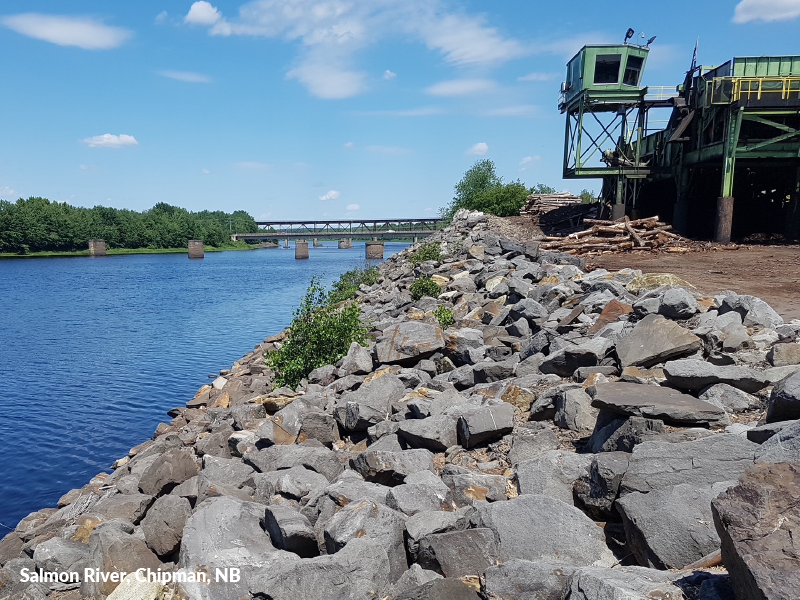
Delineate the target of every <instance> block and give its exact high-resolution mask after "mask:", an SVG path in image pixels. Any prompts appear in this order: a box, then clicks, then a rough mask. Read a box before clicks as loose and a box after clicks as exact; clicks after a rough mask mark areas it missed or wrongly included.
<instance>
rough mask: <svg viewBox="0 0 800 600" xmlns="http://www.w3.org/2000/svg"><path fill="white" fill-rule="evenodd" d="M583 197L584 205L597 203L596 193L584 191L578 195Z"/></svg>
mask: <svg viewBox="0 0 800 600" xmlns="http://www.w3.org/2000/svg"><path fill="white" fill-rule="evenodd" d="M578 195H579V196H580V197H581V202H583V203H584V204H594V203H595V202H597V198H596V197H595V195H594V192H593V191H591V190H587V189H585V188H584V189H582V190H581V193H580V194H578Z"/></svg>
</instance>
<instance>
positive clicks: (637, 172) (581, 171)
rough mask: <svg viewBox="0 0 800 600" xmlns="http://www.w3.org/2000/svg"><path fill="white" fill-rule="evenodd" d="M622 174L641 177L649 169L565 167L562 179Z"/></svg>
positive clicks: (644, 175)
mask: <svg viewBox="0 0 800 600" xmlns="http://www.w3.org/2000/svg"><path fill="white" fill-rule="evenodd" d="M617 175H623V176H625V177H631V178H636V179H642V178H645V177H647V176H648V175H650V169H622V170H620V169H619V168H617V167H609V168H603V167H581V168H578V169H567V170H565V171H564V173H563V177H564V179H592V178H596V177H608V176H617Z"/></svg>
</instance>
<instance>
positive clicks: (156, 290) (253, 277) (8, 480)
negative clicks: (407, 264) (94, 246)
mask: <svg viewBox="0 0 800 600" xmlns="http://www.w3.org/2000/svg"><path fill="white" fill-rule="evenodd" d="M407 245H408V244H404V243H387V244H386V250H385V251H386V254H385V255H386V257H388V256H390V255H391V254H393V253H395V252H399V251H400V250H401V249H403V248H405V247H406V246H407ZM336 246H337V244H336V243H335V242H324V246H323V247H322V248H310V249H309V250H310V254H311V256H310V258H309V260H295V258H294V251H293V249H292V250H284V249H263V250H253V251H244V252H243V251H238V252H214V253H207V254H206V255H205V259H203V260H189V259H188V258H187V256H186V255H185V254H143V255H128V256H108V257H103V258H88V257H76V258H40V259H6V260H0V386H1V387H0V523H2V524H4V525H5V526H10V527H13V526H14V525H15V524H16V523H17V521H19V519H21V518H22V517H24V516H26V515H27V514H28V513H30V512H32V511H34V510H38V509H40V508H44V507H54V506H55V505H56V502H57V501H58V499H59V498H60V497H61V495H63V494H64V493H66V492H67V491H69V490H70V489H72V488H76V487H81V486H83V485H84V484H86V483H87V482H88V481H89V479H90V478H91V477H92V476H94V475H96V474H97V473H99V472H100V471H107V470H108V467H109V465H111V463H112V462H113V461H114V460H115V459H117V458H119V457H120V456H125V455H126V454H127V453H128V450H129V449H130V448H131V447H133V446H135V445H137V444H139V443H141V442H143V441H145V440H147V439H149V438H150V437H151V436H152V434H153V431H154V429H155V427H156V425H157V424H158V423H159V422H160V421H167V422H168V421H169V417H168V416H167V415H166V414H165V412H166V411H167V410H169V409H170V408H173V407H175V406H181V405H183V404H185V403H186V402H187V401H188V400H190V399H191V398H192V396H193V395H194V392H195V391H196V390H197V388H198V387H200V386H201V385H203V384H204V383H208V382H209V379H208V375H209V374H212V373H217V372H218V371H219V370H220V369H224V368H229V367H230V366H231V364H232V363H233V362H234V361H236V360H237V359H238V358H240V357H241V356H242V355H244V354H246V353H247V352H249V351H250V350H252V349H253V347H254V346H255V345H256V344H258V343H260V342H261V341H262V340H263V338H264V337H265V336H268V335H271V334H274V333H277V332H278V331H280V330H282V329H283V328H284V327H286V326H287V325H288V324H289V322H290V321H291V318H292V312H293V311H294V309H295V307H296V306H297V305H298V303H299V301H300V299H301V298H302V296H303V294H304V293H305V290H306V288H307V286H308V283H309V282H310V280H311V277H312V276H313V275H319V276H321V278H322V281H323V282H324V283H325V284H329V283H330V282H332V281H334V280H335V279H336V278H337V277H338V276H339V275H340V274H341V273H343V272H345V271H347V270H349V269H352V268H354V267H357V266H363V265H364V264H365V260H364V246H363V244H356V245H355V247H353V248H352V249H346V250H345V249H342V250H340V249H338V248H337V247H336ZM4 532H5V529H4V527H0V538H2V536H3V535H4Z"/></svg>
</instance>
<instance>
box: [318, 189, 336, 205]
mask: <svg viewBox="0 0 800 600" xmlns="http://www.w3.org/2000/svg"><path fill="white" fill-rule="evenodd" d="M340 195H341V194H339V192H337V191H336V190H328V191H327V192H326V193H324V194H322V196H320V197H319V199H320V200H322V201H323V202H326V201H328V200H337V199H338V198H339V196H340Z"/></svg>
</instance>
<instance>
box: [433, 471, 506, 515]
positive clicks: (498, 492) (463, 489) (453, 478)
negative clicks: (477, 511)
mask: <svg viewBox="0 0 800 600" xmlns="http://www.w3.org/2000/svg"><path fill="white" fill-rule="evenodd" d="M442 481H443V482H444V483H445V484H446V485H447V487H449V488H450V489H451V490H452V492H453V502H455V503H456V505H457V506H470V505H472V504H473V503H475V502H483V501H488V502H497V501H500V500H505V499H506V484H507V483H508V480H507V479H506V478H505V477H503V476H502V475H488V474H484V473H476V472H475V471H470V470H469V469H466V468H464V467H459V466H458V465H447V466H446V467H445V468H444V469H443V470H442Z"/></svg>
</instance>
